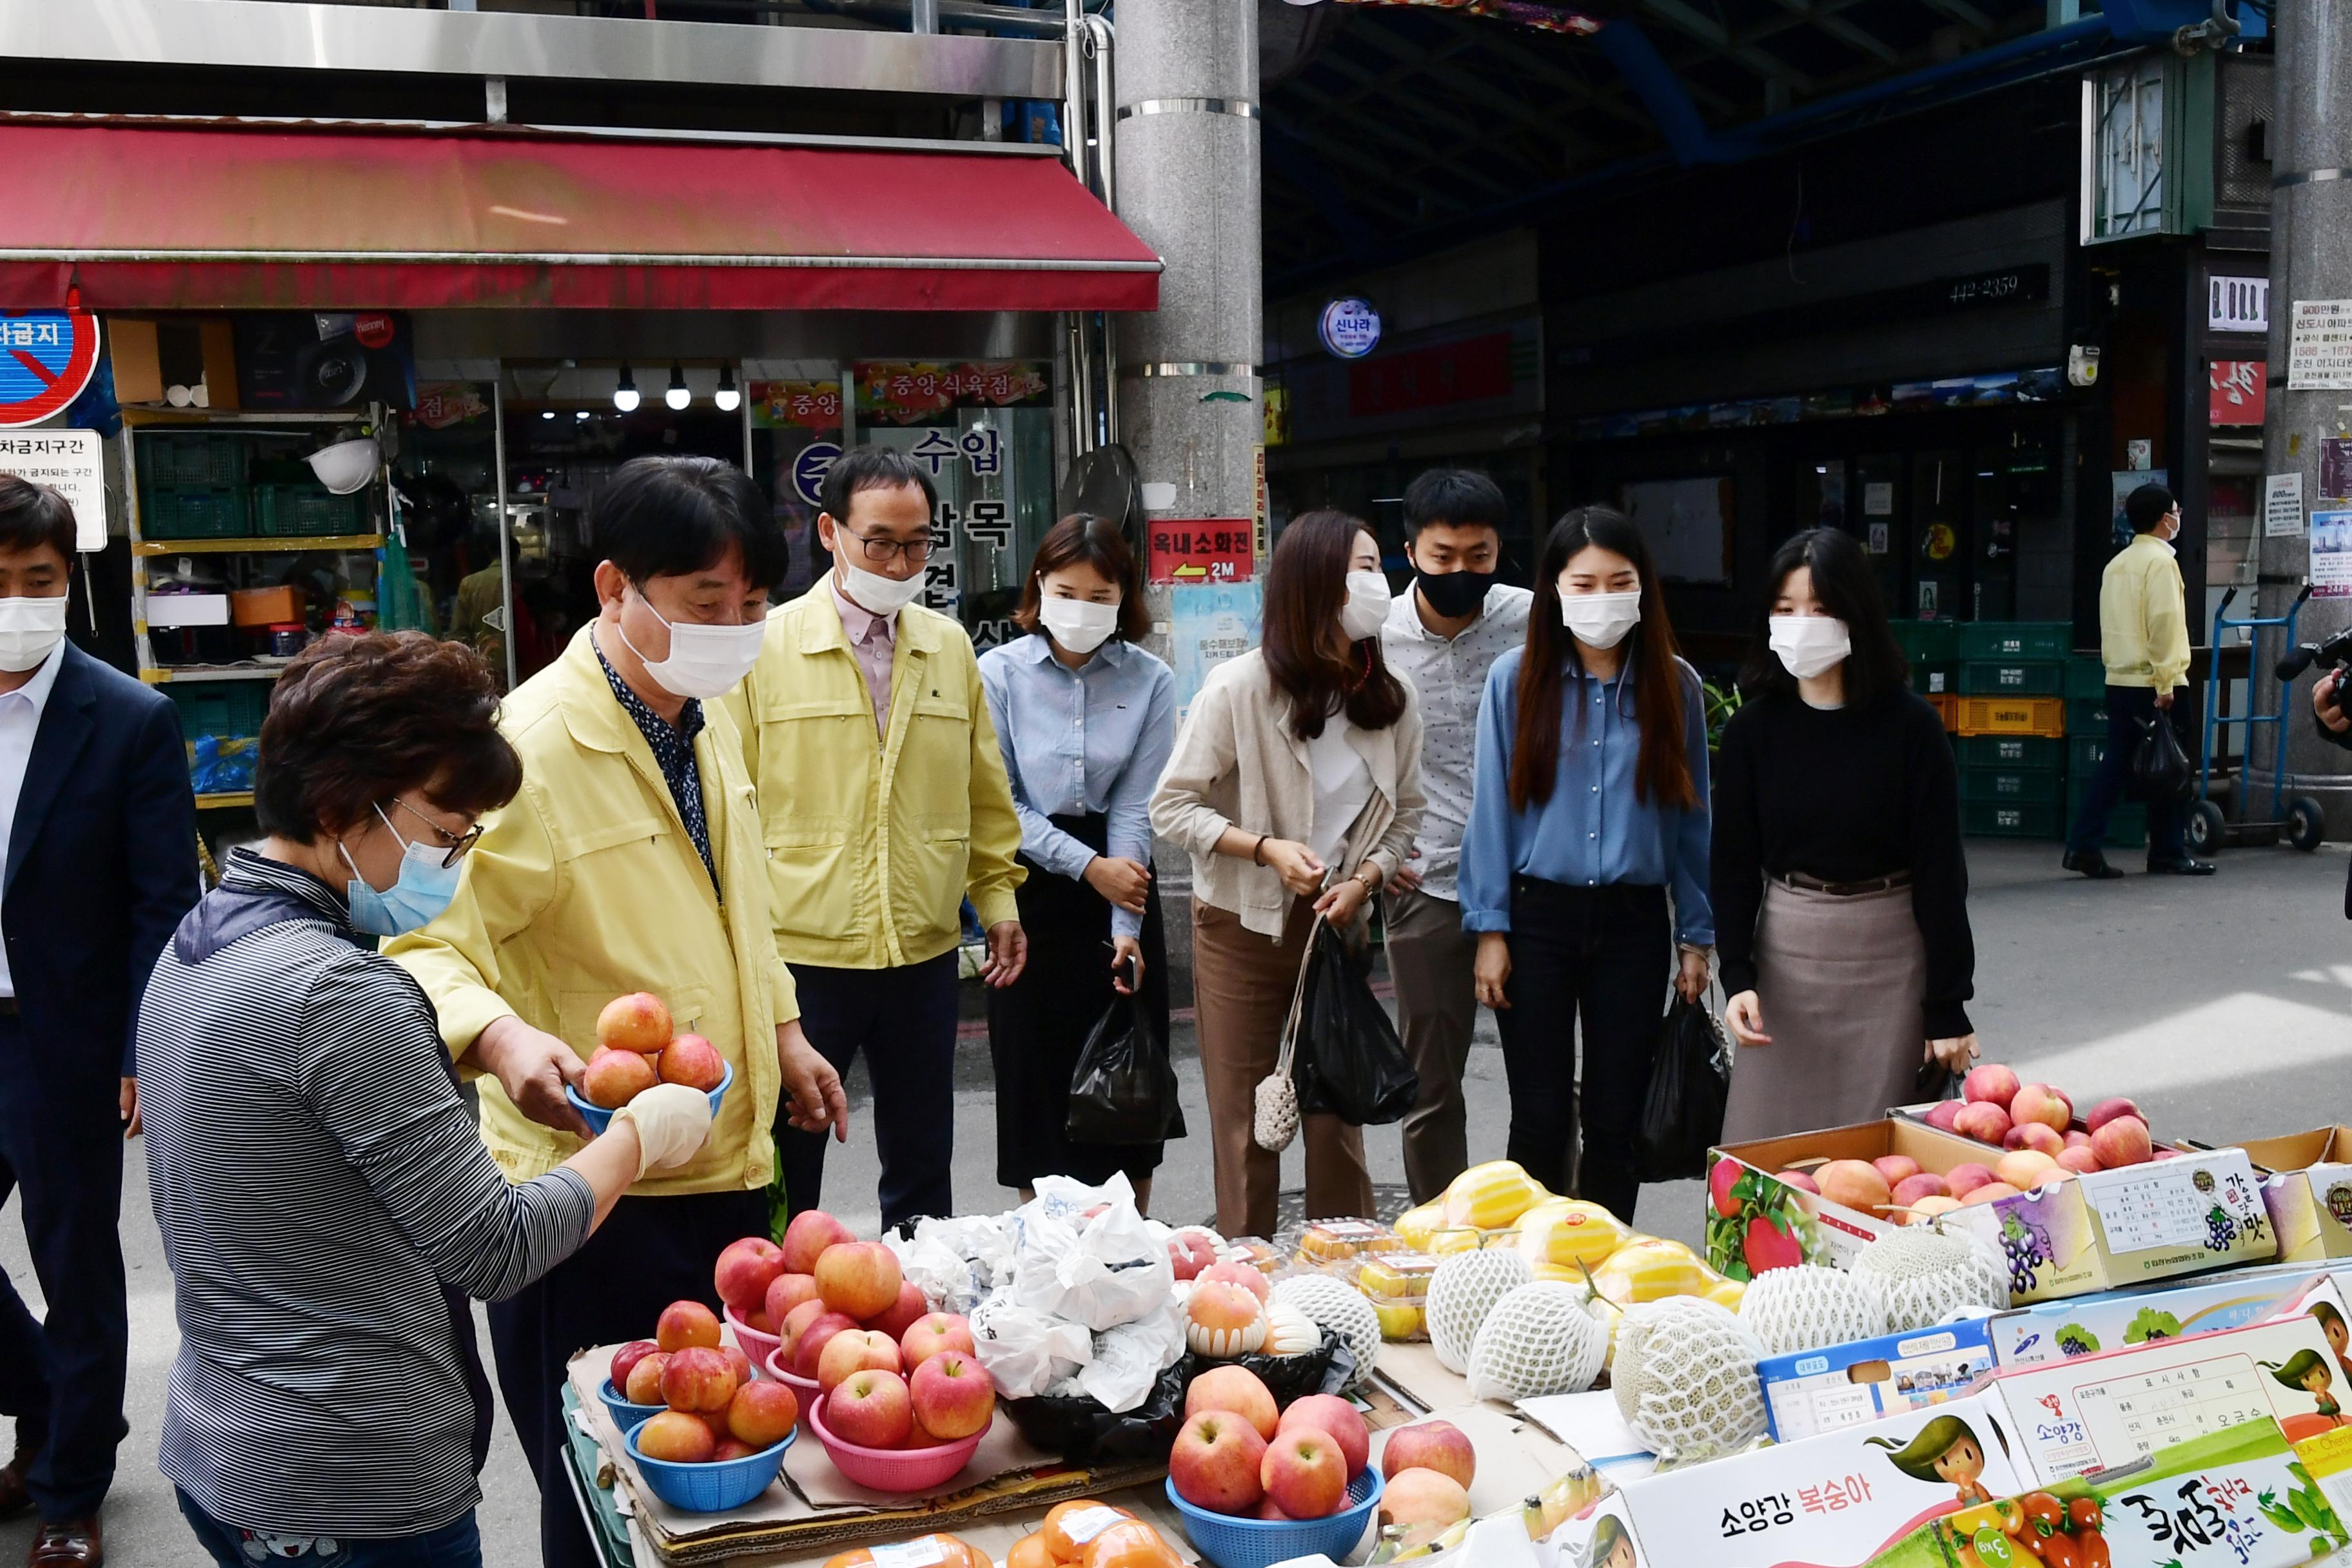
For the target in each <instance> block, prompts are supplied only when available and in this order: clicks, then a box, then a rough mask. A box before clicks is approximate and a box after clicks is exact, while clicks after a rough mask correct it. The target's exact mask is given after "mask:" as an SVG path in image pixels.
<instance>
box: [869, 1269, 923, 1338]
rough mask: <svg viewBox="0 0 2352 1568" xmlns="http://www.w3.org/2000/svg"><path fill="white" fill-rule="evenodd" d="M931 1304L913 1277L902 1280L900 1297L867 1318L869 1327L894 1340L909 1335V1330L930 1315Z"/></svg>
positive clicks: (899, 1286) (899, 1289)
mask: <svg viewBox="0 0 2352 1568" xmlns="http://www.w3.org/2000/svg"><path fill="white" fill-rule="evenodd" d="M930 1310H931V1304H930V1302H929V1301H928V1300H925V1299H924V1297H923V1288H922V1287H921V1286H920V1285H918V1284H916V1283H915V1282H914V1281H913V1280H911V1279H906V1280H901V1281H900V1282H899V1285H898V1300H895V1301H893V1302H891V1303H890V1304H889V1305H888V1306H887V1307H885V1308H883V1309H882V1310H880V1311H879V1312H877V1313H876V1314H875V1315H874V1316H872V1317H870V1318H868V1319H866V1327H867V1328H869V1329H879V1330H881V1331H883V1332H884V1333H886V1334H887V1335H889V1336H890V1337H891V1338H892V1339H894V1340H902V1339H905V1338H906V1337H907V1331H908V1329H911V1328H913V1327H914V1326H915V1324H916V1323H917V1322H918V1321H920V1320H921V1319H923V1318H925V1317H927V1316H929V1313H930Z"/></svg>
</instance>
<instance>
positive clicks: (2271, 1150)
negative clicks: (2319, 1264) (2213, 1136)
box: [2240, 1127, 2352, 1263]
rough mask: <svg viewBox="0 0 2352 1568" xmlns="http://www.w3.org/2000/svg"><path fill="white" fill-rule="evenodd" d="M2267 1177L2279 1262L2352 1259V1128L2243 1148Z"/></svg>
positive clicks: (2324, 1130) (2265, 1186)
mask: <svg viewBox="0 0 2352 1568" xmlns="http://www.w3.org/2000/svg"><path fill="white" fill-rule="evenodd" d="M2240 1147H2241V1148H2242V1149H2244V1150H2245V1152H2246V1157H2247V1158H2248V1159H2250V1160H2252V1162H2253V1163H2254V1165H2255V1168H2256V1169H2258V1170H2259V1171H2261V1173H2262V1182H2263V1205H2264V1206H2265V1207H2266V1208H2268V1209H2269V1211H2270V1216H2271V1226H2272V1228H2273V1229H2274V1230H2276V1231H2277V1232H2278V1243H2279V1259H2280V1261H2281V1262H2284V1263H2305V1262H2310V1261H2313V1260H2315V1259H2317V1258H2352V1127H2322V1128H2318V1129H2316V1130H2315V1131H2310V1132H2296V1133H2291V1134H2289V1135H2288V1136H2286V1137H2284V1138H2256V1139H2252V1140H2249V1141H2248V1142H2244V1143H2242V1144H2241V1145H2240Z"/></svg>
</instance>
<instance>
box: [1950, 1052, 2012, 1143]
mask: <svg viewBox="0 0 2352 1568" xmlns="http://www.w3.org/2000/svg"><path fill="white" fill-rule="evenodd" d="M2003 1070H2006V1069H2003ZM1952 1131H1955V1132H1957V1133H1958V1134H1959V1135H1960V1136H1961V1137H1963V1138H1973V1139H1975V1140H1976V1141H1977V1142H1979V1143H1990V1144H1992V1145H1993V1146H1994V1147H1995V1148H1999V1147H2000V1141H2001V1140H2002V1139H2004V1138H2006V1137H2008V1136H2009V1112H2008V1111H2006V1110H2002V1109H2001V1108H2000V1106H1998V1105H1995V1104H1993V1103H1992V1102H1991V1101H1990V1100H1973V1101H1971V1102H1969V1104H1967V1105H1964V1106H1962V1107H1960V1113H1959V1114H1958V1116H1956V1117H1954V1118H1953V1119H1952Z"/></svg>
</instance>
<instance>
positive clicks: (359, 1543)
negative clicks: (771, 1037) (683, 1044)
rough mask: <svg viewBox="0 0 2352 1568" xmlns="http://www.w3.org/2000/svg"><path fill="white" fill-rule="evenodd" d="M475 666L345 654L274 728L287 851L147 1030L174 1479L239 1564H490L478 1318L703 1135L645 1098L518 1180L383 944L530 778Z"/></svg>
mask: <svg viewBox="0 0 2352 1568" xmlns="http://www.w3.org/2000/svg"><path fill="white" fill-rule="evenodd" d="M498 702H499V696H498V689H497V688H496V687H495V686H494V685H493V684H492V682H491V679H490V676H489V672H488V669H487V668H485V666H484V665H483V664H482V661H481V659H480V658H478V656H477V655H476V654H474V653H473V651H472V650H470V649H468V648H466V647H461V646H459V645H457V644H455V643H442V642H436V641H434V640H433V639H432V638H430V637H425V636H424V635H422V634H420V633H415V632H405V633H399V634H394V635H388V636H387V635H370V636H366V637H331V638H328V639H326V640H324V641H322V642H320V643H318V644H315V645H313V646H312V647H310V649H309V650H308V651H306V652H305V653H304V654H303V655H302V657H301V658H298V659H297V660H295V661H294V663H293V664H292V665H290V666H289V668H287V670H286V673H285V675H284V677H283V678H282V679H280V681H279V682H278V689H277V693H276V697H275V700H274V701H273V703H272V705H271V708H270V712H269V717H268V721H267V722H265V723H264V724H263V726H262V731H261V755H260V760H259V765H258V767H257V771H256V775H255V784H254V796H255V800H254V807H255V813H256V815H257V816H258V817H259V819H260V824H261V827H262V830H263V832H264V833H265V834H267V835H268V837H266V838H265V839H263V841H262V842H261V843H260V844H259V845H257V846H256V847H251V848H241V849H238V850H236V851H235V852H234V853H233V854H232V855H231V857H230V858H229V862H228V865H227V868H226V871H225V873H224V875H223V877H222V880H221V886H220V887H219V888H218V889H216V890H215V891H214V892H213V893H212V894H211V895H210V896H209V897H207V898H206V899H205V900H204V902H202V903H201V904H199V905H197V906H196V908H195V909H194V910H193V911H192V912H191V913H190V914H189V915H188V917H187V919H186V920H185V921H184V922H183V923H182V925H181V927H180V929H179V931H178V933H177V935H176V936H175V937H174V938H173V943H172V945H171V946H170V947H169V948H168V949H166V950H165V952H164V953H163V959H162V961H161V962H160V963H158V964H157V966H156V971H155V976H154V979H153V981H152V983H151V984H150V985H149V987H148V990H147V995H146V1002H145V1004H144V1005H143V1007H142V1010H141V1015H140V1020H139V1047H140V1050H141V1052H142V1056H141V1066H142V1068H143V1069H144V1070H143V1071H142V1076H141V1080H140V1088H141V1091H142V1094H141V1101H142V1116H143V1118H144V1121H145V1123H146V1133H147V1144H148V1155H147V1170H148V1180H149V1184H150V1185H151V1186H152V1190H153V1197H154V1207H155V1217H156V1220H157V1222H158V1223H159V1224H160V1226H162V1228H163V1246H164V1249H165V1251H166V1252H167V1253H168V1254H169V1255H170V1258H171V1262H172V1270H173V1279H174V1287H175V1290H176V1298H177V1309H178V1316H179V1324H180V1332H181V1344H180V1351H179V1355H178V1358H177V1360H175V1361H174V1362H173V1366H172V1372H171V1378H170V1383H169V1388H168V1394H167V1409H166V1411H165V1415H164V1422H163V1454H162V1464H163V1473H164V1474H165V1475H167V1476H169V1477H170V1478H171V1479H172V1480H173V1483H174V1484H175V1485H176V1486H177V1487H178V1489H179V1497H180V1508H181V1511H182V1512H183V1513H184V1514H185V1515H186V1516H187V1519H188V1521H189V1523H190V1524H191V1525H192V1526H193V1527H194V1530H195V1532H196V1536H197V1539H198V1540H199V1541H200V1542H203V1544H204V1547H205V1550H206V1552H209V1553H210V1554H211V1555H212V1557H213V1558H215V1560H216V1561H218V1562H220V1563H225V1564H230V1565H232V1568H247V1565H248V1564H250V1563H252V1562H255V1561H259V1560H268V1561H284V1560H290V1561H294V1562H298V1563H299V1562H318V1563H332V1564H334V1565H335V1568H391V1565H393V1564H402V1565H407V1564H415V1565H417V1568H457V1565H470V1564H477V1563H480V1562H481V1560H482V1556H481V1542H480V1538H479V1536H478V1533H477V1531H476V1529H475V1523H474V1508H475V1505H476V1504H477V1503H478V1502H479V1501H480V1500H481V1488H480V1485H479V1481H478V1477H479V1475H480V1471H481V1467H482V1463H483V1459H484V1458H485V1456H486V1454H487V1453H488V1446H489V1432H490V1395H489V1385H488V1382H487V1381H486V1380H485V1378H484V1376H483V1373H482V1367H481V1362H480V1360H479V1358H478V1355H477V1354H476V1353H475V1348H474V1330H473V1317H472V1313H471V1310H470V1309H469V1308H468V1306H467V1298H469V1297H472V1298H481V1299H485V1300H497V1299H498V1298H499V1297H502V1296H506V1295H509V1294H511V1293H512V1292H514V1291H516V1290H518V1289H521V1288H522V1287H523V1286H525V1285H527V1284H529V1283H530V1281H532V1280H533V1279H538V1278H539V1277H540V1276H541V1274H543V1273H545V1272H546V1271H547V1270H548V1269H549V1268H551V1267H553V1266H554V1265H555V1264H556V1263H558V1262H560V1261H562V1259H563V1258H566V1257H569V1256H570V1255H571V1254H572V1252H573V1251H574V1250H575V1249H576V1248H578V1247H579V1246H580V1245H581V1243H583V1241H585V1240H586V1239H587V1238H588V1235H589V1233H590V1232H591V1231H592V1230H593V1229H594V1228H595V1226H597V1224H598V1223H599V1222H601V1221H602V1220H603V1219H604V1216H605V1215H607V1214H609V1213H610V1212H611V1211H612V1207H613V1204H614V1201H615V1200H616V1199H617V1198H619V1196H620V1195H621V1194H622V1193H623V1192H624V1191H625V1189H626V1188H627V1187H628V1185H629V1184H631V1183H632V1182H635V1180H636V1179H637V1178H638V1177H639V1176H640V1175H642V1174H643V1173H645V1172H646V1171H647V1170H651V1169H655V1168H658V1167H663V1166H667V1165H674V1164H678V1163H683V1162H685V1161H686V1160H687V1159H688V1158H690V1157H691V1156H692V1155H693V1153H694V1152H695V1151H696V1150H697V1149H698V1148H699V1147H700V1146H701V1144H702V1142H703V1140H704V1138H705V1136H706V1134H707V1133H708V1132H709V1125H710V1109H709V1102H708V1100H706V1099H705V1098H704V1097H703V1096H702V1095H700V1094H699V1093H697V1092H696V1091H695V1090H693V1089H688V1088H685V1087H684V1086H682V1085H676V1084H668V1085H661V1086H657V1087H656V1088H654V1089H648V1090H646V1092H645V1093H644V1094H642V1095H640V1096H639V1097H638V1098H637V1099H636V1100H633V1101H632V1102H631V1103H630V1104H628V1105H627V1106H625V1107H624V1108H623V1109H622V1110H620V1111H618V1112H616V1113H615V1114H614V1117H613V1121H612V1125H611V1129H610V1131H607V1132H606V1133H605V1134H604V1136H603V1137H600V1138H598V1139H596V1140H595V1141H593V1142H591V1143H589V1144H588V1146H587V1147H585V1148H583V1149H582V1150H581V1151H580V1152H579V1153H577V1154H575V1155H574V1156H573V1157H572V1159H571V1160H570V1161H568V1162H567V1163H565V1164H564V1165H563V1166H562V1168H560V1169H558V1170H555V1171H552V1172H550V1173H548V1174H546V1175H544V1176H541V1177H540V1178H539V1179H538V1180H536V1181H532V1182H525V1183H522V1184H520V1185H515V1186H509V1184H508V1183H507V1180H506V1177H505V1176H504V1175H503V1174H502V1173H500V1172H499V1167H498V1166H497V1164H496V1163H493V1162H492V1160H491V1158H490V1155H489V1152H488V1151H487V1150H486V1149H484V1148H483V1146H482V1143H481V1141H480V1138H479V1136H478V1133H477V1131H476V1129H475V1125H474V1118H473V1115H472V1113H471V1112H470V1110H468V1109H467V1105H466V1103H465V1101H464V1100H461V1099H460V1098H459V1097H458V1093H457V1079H456V1077H455V1075H454V1074H453V1073H452V1072H451V1070H450V1065H449V1059H448V1057H447V1056H446V1053H445V1052H444V1050H443V1048H442V1045H441V1035H440V1030H439V1028H438V1027H437V1026H436V1022H435V1019H434V1015H433V1009H432V1007H431V1005H429V1004H428V1003H427V1002H426V1001H425V995H424V994H423V993H422V992H421V991H419V990H418V989H417V986H416V983H415V981H414V980H412V979H410V978H409V976H408V974H407V973H406V972H405V971H404V970H402V969H401V968H400V967H399V966H398V965H397V964H394V963H391V962H390V961H389V960H386V959H383V958H379V957H377V956H376V955H375V954H374V953H373V952H370V951H368V950H367V949H366V948H365V947H363V946H362V945H361V943H360V942H359V936H360V935H361V934H362V933H368V934H372V935H375V936H391V935H395V934H397V933H399V932H401V931H409V930H413V929H415V927H416V926H418V925H421V924H423V923H424V922H425V921H427V920H429V919H431V918H432V917H433V915H435V914H436V913H437V912H439V910H440V908H441V907H442V906H443V905H445V904H446V903H447V902H448V900H449V897H450V895H451V893H452V892H454V891H455V889H456V886H457V877H458V875H459V872H460V870H461V869H462V867H463V865H464V857H465V854H466V851H467V849H469V848H471V847H473V842H474V839H475V837H476V827H475V823H476V821H477V819H478V817H479V816H481V815H482V814H483V813H485V812H487V811H490V810H492V809H495V808H496V807H498V806H499V805H504V804H505V803H506V802H507V801H508V800H509V799H510V798H512V796H513V795H514V793H515V790H516V788H517V787H518V785H519V784H520V779H521V763H520V760H519V759H518V758H517V757H516V755H515V752H514V751H513V749H512V748H511V747H510V746H509V745H508V743H507V742H506V740H505V738H504V737H503V736H502V735H500V734H499V731H498V728H497V714H498Z"/></svg>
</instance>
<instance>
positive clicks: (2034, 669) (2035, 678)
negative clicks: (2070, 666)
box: [1960, 659, 2066, 697]
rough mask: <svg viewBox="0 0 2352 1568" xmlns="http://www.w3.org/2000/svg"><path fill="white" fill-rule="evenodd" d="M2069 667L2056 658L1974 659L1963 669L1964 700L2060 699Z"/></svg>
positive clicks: (1961, 686)
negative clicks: (1988, 698)
mask: <svg viewBox="0 0 2352 1568" xmlns="http://www.w3.org/2000/svg"><path fill="white" fill-rule="evenodd" d="M2065 689H2066V667H2065V666H2064V665H2063V664H2061V663H2060V662H2058V661H2057V660H2056V659H2009V660H1985V659H1971V660H1969V662H1967V663H1965V664H1963V665H1961V666H1960V695H1962V696H1963V697H2057V696H2060V695H2062V694H2063V692H2064V691H2065Z"/></svg>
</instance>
